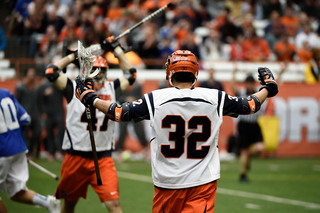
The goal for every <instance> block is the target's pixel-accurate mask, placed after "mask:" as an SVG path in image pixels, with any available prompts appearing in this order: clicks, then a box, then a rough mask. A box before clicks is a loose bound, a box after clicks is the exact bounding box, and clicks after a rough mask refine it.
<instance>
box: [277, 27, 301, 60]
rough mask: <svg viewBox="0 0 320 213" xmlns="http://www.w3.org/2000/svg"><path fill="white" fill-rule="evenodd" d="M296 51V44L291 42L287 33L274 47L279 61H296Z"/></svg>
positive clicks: (283, 34) (284, 33)
mask: <svg viewBox="0 0 320 213" xmlns="http://www.w3.org/2000/svg"><path fill="white" fill-rule="evenodd" d="M295 49H296V47H295V46H294V44H293V43H291V42H289V36H288V34H287V33H286V32H283V33H282V35H281V40H279V41H278V42H276V43H275V45H274V52H275V54H276V57H277V60H278V61H287V62H289V61H290V62H292V61H294V55H295Z"/></svg>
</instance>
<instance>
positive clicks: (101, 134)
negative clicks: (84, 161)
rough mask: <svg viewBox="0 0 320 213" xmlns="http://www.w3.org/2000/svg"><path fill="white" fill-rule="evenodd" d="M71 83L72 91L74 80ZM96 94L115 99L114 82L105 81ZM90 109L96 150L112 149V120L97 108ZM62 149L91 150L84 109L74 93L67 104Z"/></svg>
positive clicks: (113, 125) (74, 85)
mask: <svg viewBox="0 0 320 213" xmlns="http://www.w3.org/2000/svg"><path fill="white" fill-rule="evenodd" d="M72 85H73V89H72V90H73V91H74V88H76V82H75V81H72ZM96 94H97V95H98V96H99V97H100V98H101V99H103V100H109V101H112V102H115V101H116V98H115V90H114V83H113V82H111V81H106V82H105V84H104V87H102V88H101V89H99V90H98V91H96ZM90 111H91V121H92V128H93V135H94V139H95V144H96V150H97V151H98V152H99V151H107V150H111V149H114V145H115V142H114V128H115V124H114V122H113V121H111V120H109V119H108V117H107V116H106V115H105V114H104V113H103V112H101V111H99V110H98V109H95V108H92V109H90ZM62 149H64V150H70V149H71V150H76V151H83V152H87V151H92V148H91V142H90V135H89V127H88V120H87V116H86V110H85V107H84V105H83V104H82V103H81V102H80V101H79V100H78V99H77V98H76V97H75V95H74V94H73V96H72V99H71V100H70V102H69V103H68V104H67V117H66V132H65V134H64V138H63V144H62Z"/></svg>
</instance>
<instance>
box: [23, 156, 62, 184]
mask: <svg viewBox="0 0 320 213" xmlns="http://www.w3.org/2000/svg"><path fill="white" fill-rule="evenodd" d="M28 163H29V164H30V165H32V166H34V167H36V168H37V169H39V170H40V171H41V172H43V173H45V174H47V175H49V176H50V177H52V178H53V179H55V180H58V179H59V177H58V176H57V175H55V174H53V173H52V172H50V171H49V170H47V169H46V168H43V167H42V166H40V165H39V164H37V163H35V162H33V161H32V160H28Z"/></svg>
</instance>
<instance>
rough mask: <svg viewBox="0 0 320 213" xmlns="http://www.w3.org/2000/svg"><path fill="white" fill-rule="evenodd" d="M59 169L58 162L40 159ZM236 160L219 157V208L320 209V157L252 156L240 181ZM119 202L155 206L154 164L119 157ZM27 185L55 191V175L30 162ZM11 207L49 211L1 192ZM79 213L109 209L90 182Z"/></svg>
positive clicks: (264, 211) (225, 211) (233, 211)
mask: <svg viewBox="0 0 320 213" xmlns="http://www.w3.org/2000/svg"><path fill="white" fill-rule="evenodd" d="M36 162H37V163H39V164H40V165H42V166H44V167H45V168H47V169H49V170H51V171H52V172H54V173H56V174H60V173H59V172H60V166H61V163H60V162H51V163H49V162H47V161H46V160H38V161H36ZM238 165H239V163H238V161H234V162H222V163H221V179H220V180H219V181H218V192H217V199H216V208H215V213H243V212H248V213H253V212H257V213H270V212H276V213H295V212H297V213H300V212H314V213H316V212H320V158H310V159H254V160H253V161H252V164H251V171H250V173H249V178H250V180H251V182H250V183H248V184H243V183H242V184H241V183H239V182H238V176H239V175H238V167H239V166H238ZM116 166H117V169H118V171H119V173H118V175H119V187H120V196H121V198H120V202H121V205H122V208H123V210H124V212H126V213H129V212H130V213H145V212H146V213H147V212H151V206H152V197H153V193H154V192H153V184H152V182H151V177H150V176H151V169H150V164H149V163H145V162H124V163H117V164H116ZM29 170H30V179H29V182H28V187H29V188H31V189H34V190H36V191H38V192H39V193H42V194H44V195H47V194H52V193H53V192H54V190H55V188H56V186H57V184H58V182H57V181H55V180H54V179H52V178H50V177H49V176H47V175H46V174H43V173H41V172H40V171H38V170H37V169H35V168H33V167H32V166H29ZM1 197H2V198H3V201H4V203H5V204H6V206H7V209H8V212H9V213H20V212H21V213H22V212H23V213H29V212H30V213H38V212H46V211H45V210H44V209H42V208H39V207H38V208H37V207H34V206H29V205H25V204H20V203H15V202H13V201H9V200H8V199H7V197H6V195H5V193H1ZM76 212H77V213H81V212H84V213H90V212H107V210H106V209H105V207H103V206H102V205H101V203H100V202H99V199H98V196H97V195H96V194H95V193H94V192H93V190H92V188H90V187H89V191H88V196H87V199H86V200H84V199H81V200H80V201H79V203H78V205H77V207H76Z"/></svg>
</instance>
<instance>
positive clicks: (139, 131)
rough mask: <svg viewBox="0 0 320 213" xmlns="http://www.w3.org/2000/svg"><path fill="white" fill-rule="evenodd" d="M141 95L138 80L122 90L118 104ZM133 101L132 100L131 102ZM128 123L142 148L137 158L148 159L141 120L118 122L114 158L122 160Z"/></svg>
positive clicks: (147, 149) (147, 148)
mask: <svg viewBox="0 0 320 213" xmlns="http://www.w3.org/2000/svg"><path fill="white" fill-rule="evenodd" d="M141 97H142V87H141V85H140V84H139V82H135V83H134V84H133V85H132V86H130V87H128V89H127V90H126V91H125V92H123V94H122V95H121V96H120V97H119V99H118V101H119V103H120V104H123V103H125V102H129V101H135V100H138V99H139V98H141ZM133 103H134V102H133ZM128 125H133V129H134V132H135V133H136V135H137V137H138V140H139V142H140V144H141V145H142V147H143V150H142V151H141V153H137V154H136V156H137V159H139V160H141V159H145V160H147V161H149V160H150V154H149V147H148V143H147V140H146V135H145V131H144V126H143V122H141V121H140V122H137V123H136V122H134V121H133V120H132V121H130V122H120V123H119V129H120V131H119V137H118V143H117V154H116V155H117V156H116V159H117V160H118V161H122V160H123V159H122V151H124V150H123V148H124V141H125V139H126V136H127V133H128V132H127V127H128Z"/></svg>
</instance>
